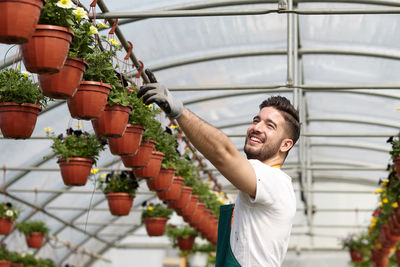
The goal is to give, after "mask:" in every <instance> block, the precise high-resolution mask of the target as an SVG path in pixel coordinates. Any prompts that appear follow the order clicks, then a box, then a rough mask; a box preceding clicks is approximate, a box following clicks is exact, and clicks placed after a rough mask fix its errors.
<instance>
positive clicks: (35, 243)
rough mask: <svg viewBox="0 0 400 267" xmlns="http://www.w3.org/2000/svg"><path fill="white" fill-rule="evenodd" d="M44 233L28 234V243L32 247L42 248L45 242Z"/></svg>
mask: <svg viewBox="0 0 400 267" xmlns="http://www.w3.org/2000/svg"><path fill="white" fill-rule="evenodd" d="M43 237H44V234H43V233H39V232H33V233H30V234H28V235H26V243H27V244H28V247H30V248H40V247H41V246H42V242H43Z"/></svg>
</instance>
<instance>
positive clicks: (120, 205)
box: [106, 193, 134, 216]
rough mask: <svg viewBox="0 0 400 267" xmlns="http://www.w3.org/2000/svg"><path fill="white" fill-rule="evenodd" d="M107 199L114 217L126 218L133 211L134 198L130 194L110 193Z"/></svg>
mask: <svg viewBox="0 0 400 267" xmlns="http://www.w3.org/2000/svg"><path fill="white" fill-rule="evenodd" d="M106 197H107V201H108V207H109V208H110V212H111V214H112V215H115V216H125V215H128V214H129V212H130V211H131V208H132V203H133V199H134V196H131V195H130V194H129V193H109V194H107V195H106Z"/></svg>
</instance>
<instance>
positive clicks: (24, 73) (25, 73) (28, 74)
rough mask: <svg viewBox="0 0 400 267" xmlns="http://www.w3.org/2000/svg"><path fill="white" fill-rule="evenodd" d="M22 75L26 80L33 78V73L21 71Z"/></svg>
mask: <svg viewBox="0 0 400 267" xmlns="http://www.w3.org/2000/svg"><path fill="white" fill-rule="evenodd" d="M21 74H22V75H24V77H25V78H28V77H30V76H32V73H30V72H27V71H23V70H22V71H21Z"/></svg>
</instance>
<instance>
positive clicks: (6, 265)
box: [0, 260, 11, 267]
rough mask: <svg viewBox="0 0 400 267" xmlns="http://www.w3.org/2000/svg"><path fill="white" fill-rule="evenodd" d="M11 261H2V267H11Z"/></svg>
mask: <svg viewBox="0 0 400 267" xmlns="http://www.w3.org/2000/svg"><path fill="white" fill-rule="evenodd" d="M10 266H11V261H8V260H0V267H10Z"/></svg>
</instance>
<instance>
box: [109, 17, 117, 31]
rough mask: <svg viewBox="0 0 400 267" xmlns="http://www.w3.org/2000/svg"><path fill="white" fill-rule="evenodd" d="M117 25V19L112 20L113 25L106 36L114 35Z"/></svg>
mask: <svg viewBox="0 0 400 267" xmlns="http://www.w3.org/2000/svg"><path fill="white" fill-rule="evenodd" d="M117 25H118V19H114V24H113V26H112V28H111V30H110V31H109V33H108V34H114V32H115V29H116V28H117Z"/></svg>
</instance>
